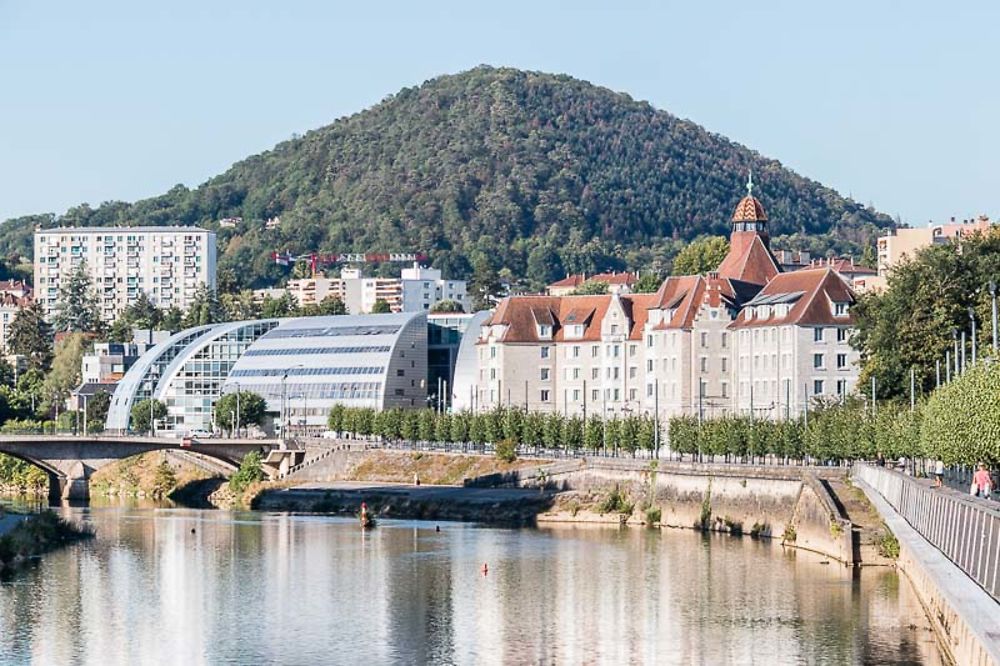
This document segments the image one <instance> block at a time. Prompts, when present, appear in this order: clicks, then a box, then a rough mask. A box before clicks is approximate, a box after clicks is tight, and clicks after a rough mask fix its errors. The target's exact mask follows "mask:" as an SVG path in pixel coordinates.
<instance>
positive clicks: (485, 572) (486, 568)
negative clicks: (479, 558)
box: [483, 562, 490, 576]
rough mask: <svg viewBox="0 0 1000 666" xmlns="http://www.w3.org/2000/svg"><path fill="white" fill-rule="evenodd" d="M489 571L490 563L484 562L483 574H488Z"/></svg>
mask: <svg viewBox="0 0 1000 666" xmlns="http://www.w3.org/2000/svg"><path fill="white" fill-rule="evenodd" d="M489 572H490V567H489V565H488V564H486V562H483V575H484V576H485V575H486V574H488V573H489Z"/></svg>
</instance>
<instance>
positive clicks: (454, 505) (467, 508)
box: [252, 481, 552, 525]
mask: <svg viewBox="0 0 1000 666" xmlns="http://www.w3.org/2000/svg"><path fill="white" fill-rule="evenodd" d="M362 502H365V503H366V504H367V505H368V509H369V510H370V511H372V512H374V514H375V515H377V516H383V517H387V518H402V519H419V520H455V521H466V522H477V523H491V524H500V525H529V524H532V523H534V521H535V516H537V515H538V514H539V513H541V512H544V511H545V510H547V509H548V508H549V507H550V506H551V505H552V493H548V492H541V491H539V490H534V489H510V488H463V487H461V486H428V485H421V486H414V485H398V484H388V483H372V482H359V481H341V482H331V483H306V484H302V485H299V486H294V487H291V488H279V489H273V490H267V491H265V492H263V493H261V494H260V495H258V496H257V498H256V499H255V500H254V501H253V503H252V508H254V509H259V510H265V511H306V512H316V513H336V514H343V515H355V514H357V513H358V510H359V509H360V507H361V503H362Z"/></svg>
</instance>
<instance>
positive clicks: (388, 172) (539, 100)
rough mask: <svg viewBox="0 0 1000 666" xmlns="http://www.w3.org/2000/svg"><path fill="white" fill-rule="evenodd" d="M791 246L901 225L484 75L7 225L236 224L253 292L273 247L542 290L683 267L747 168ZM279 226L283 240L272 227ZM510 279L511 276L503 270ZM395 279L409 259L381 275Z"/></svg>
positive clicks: (23, 241) (770, 169)
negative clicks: (171, 179) (117, 196)
mask: <svg viewBox="0 0 1000 666" xmlns="http://www.w3.org/2000/svg"><path fill="white" fill-rule="evenodd" d="M750 167H752V168H753V172H754V179H755V181H757V182H758V183H759V188H758V190H757V193H758V194H759V196H760V198H761V200H762V201H763V203H764V206H765V207H766V209H767V211H768V214H769V217H770V220H771V226H772V229H771V233H772V236H781V235H794V237H792V238H788V239H782V238H778V239H776V241H777V244H778V245H782V244H783V243H784V244H785V245H786V246H789V247H794V248H796V249H799V248H801V249H812V250H813V251H814V252H820V253H821V252H823V251H827V250H829V251H837V252H854V253H860V249H861V247H862V246H863V245H865V244H869V243H870V242H871V241H872V239H873V237H874V235H875V234H876V229H877V228H884V227H887V226H890V225H891V224H892V221H891V220H890V219H889V218H888V217H887V216H885V215H882V214H880V213H878V212H876V211H874V210H872V209H870V208H866V207H865V206H863V205H861V204H858V203H856V202H853V201H851V200H849V199H845V198H843V197H841V196H840V195H838V194H837V193H836V192H834V191H833V190H831V189H829V188H827V187H824V186H822V185H820V184H819V183H816V182H814V181H812V180H809V179H807V178H803V177H801V176H799V175H797V174H795V173H793V172H791V171H790V170H788V169H786V168H784V167H783V166H782V165H781V164H780V163H779V162H777V161H775V160H772V159H768V158H766V157H763V156H761V155H758V154H757V153H755V152H753V151H751V150H749V149H748V148H745V147H743V146H741V145H738V144H736V143H733V142H732V141H729V140H728V139H726V138H724V137H722V136H719V135H717V134H713V133H711V132H708V131H706V130H705V129H703V128H701V127H699V126H698V125H696V124H694V123H692V122H690V121H687V120H682V119H680V118H677V117H675V116H673V115H671V114H670V113H667V112H666V111H659V110H656V109H654V108H653V107H652V106H650V105H649V104H648V103H645V102H637V101H634V100H632V99H631V98H630V97H628V96H627V95H625V94H621V93H616V92H612V91H610V90H607V89H605V88H599V87H596V86H593V85H591V84H589V83H586V82H584V81H579V80H576V79H573V78H570V77H568V76H556V75H550V74H542V73H536V72H525V71H519V70H515V69H496V68H492V67H485V66H484V67H478V68H475V69H473V70H470V71H466V72H463V73H460V74H456V75H450V76H442V77H439V78H436V79H433V80H431V81H428V82H426V83H424V84H423V85H421V86H419V87H413V88H404V89H403V90H401V91H400V92H398V93H397V94H395V95H391V96H389V97H387V98H386V99H385V100H384V101H382V102H381V103H380V104H378V105H376V106H374V107H373V108H371V109H368V110H365V111H362V112H360V113H357V114H355V115H353V116H350V117H346V118H341V119H338V120H337V121H336V122H334V123H333V124H331V125H328V126H326V127H323V128H321V129H317V130H314V131H311V132H308V133H307V134H305V135H304V136H297V137H293V138H292V139H291V140H289V141H286V142H283V143H281V144H279V145H277V146H276V147H275V148H274V149H273V150H270V151H267V152H264V153H262V154H259V155H255V156H253V157H250V158H247V159H245V160H243V161H242V162H239V163H237V164H235V165H233V167H232V168H230V169H229V170H228V171H226V172H225V173H223V174H222V175H219V176H217V177H215V178H212V179H211V180H209V181H208V182H206V183H204V184H202V185H201V186H199V187H198V188H196V189H194V190H191V189H188V188H187V187H185V186H183V185H177V186H175V187H174V188H173V189H171V190H170V191H169V192H167V193H166V194H163V195H162V196H158V197H154V198H151V199H146V200H142V201H138V202H136V203H134V204H128V203H124V202H117V201H114V202H106V203H104V204H102V205H100V206H99V207H97V208H93V207H91V206H89V205H86V204H84V205H80V206H77V207H75V208H72V209H70V210H69V211H67V212H66V213H65V214H63V215H61V216H55V215H52V214H48V215H36V216H28V217H22V218H18V219H14V220H9V221H7V222H6V223H5V224H3V225H2V226H0V255H2V256H6V257H7V258H8V264H10V265H14V264H16V261H13V260H11V258H12V256H16V255H20V256H21V257H30V253H31V234H32V231H33V230H34V228H35V226H36V225H41V226H42V227H51V226H55V225H114V224H129V225H164V224H185V225H186V224H197V225H202V226H205V227H209V228H213V229H218V226H219V225H218V221H219V220H220V219H222V218H226V217H240V218H242V220H241V221H240V222H239V223H238V224H237V226H236V228H232V229H231V228H224V229H219V252H220V268H223V269H226V268H228V269H234V270H233V273H234V275H235V280H236V284H234V285H230V286H231V287H235V288H240V287H248V286H260V285H263V284H266V283H271V282H274V281H275V280H279V279H281V278H282V277H284V276H286V275H287V273H288V271H289V269H288V268H283V267H280V266H276V265H275V264H274V262H272V261H271V260H270V258H269V253H270V252H271V251H272V250H275V249H279V250H289V251H291V252H293V253H300V252H307V251H311V250H319V251H323V252H349V251H354V252H359V251H367V252H386V251H410V252H426V253H427V254H429V255H430V256H431V259H432V261H433V264H434V265H435V266H437V267H440V268H442V269H444V270H445V271H447V273H448V274H450V275H453V276H456V277H469V276H471V275H473V273H474V272H480V273H487V272H488V273H495V274H500V275H501V276H502V275H505V274H507V275H511V276H516V277H517V278H526V279H527V281H528V283H529V284H531V285H538V284H541V283H543V282H546V281H549V280H551V279H553V278H558V277H562V275H563V274H565V273H567V272H579V271H586V272H596V271H599V270H607V269H631V270H636V269H643V270H653V271H656V272H657V273H660V274H663V273H666V272H667V270H668V269H669V265H670V261H671V259H672V257H673V256H674V255H675V254H676V252H677V251H678V250H679V249H680V247H681V246H682V245H683V242H684V241H686V240H690V239H692V238H695V237H696V236H699V235H704V234H725V233H727V231H728V219H729V216H730V214H731V212H732V210H733V207H734V206H735V204H736V202H737V201H738V200H739V198H740V197H741V196H742V194H743V185H742V183H743V181H744V180H745V178H746V172H747V169H748V168H750ZM275 216H280V218H281V225H280V227H278V228H276V229H271V230H266V229H265V228H264V220H266V219H268V218H272V217H275ZM504 269H506V270H504ZM382 270H384V271H391V270H398V267H395V268H393V267H382Z"/></svg>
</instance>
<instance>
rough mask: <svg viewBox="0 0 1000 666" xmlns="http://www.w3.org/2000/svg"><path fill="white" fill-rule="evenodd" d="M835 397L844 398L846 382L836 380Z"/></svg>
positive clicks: (844, 380)
mask: <svg viewBox="0 0 1000 666" xmlns="http://www.w3.org/2000/svg"><path fill="white" fill-rule="evenodd" d="M837 395H839V396H845V395H847V380H846V379H838V380H837Z"/></svg>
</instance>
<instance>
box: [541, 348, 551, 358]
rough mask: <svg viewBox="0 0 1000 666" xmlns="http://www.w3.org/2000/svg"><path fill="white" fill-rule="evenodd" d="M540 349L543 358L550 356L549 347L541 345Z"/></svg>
mask: <svg viewBox="0 0 1000 666" xmlns="http://www.w3.org/2000/svg"><path fill="white" fill-rule="evenodd" d="M539 351H540V352H541V354H542V358H548V357H549V348H548V347H540V348H539Z"/></svg>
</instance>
